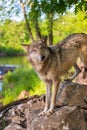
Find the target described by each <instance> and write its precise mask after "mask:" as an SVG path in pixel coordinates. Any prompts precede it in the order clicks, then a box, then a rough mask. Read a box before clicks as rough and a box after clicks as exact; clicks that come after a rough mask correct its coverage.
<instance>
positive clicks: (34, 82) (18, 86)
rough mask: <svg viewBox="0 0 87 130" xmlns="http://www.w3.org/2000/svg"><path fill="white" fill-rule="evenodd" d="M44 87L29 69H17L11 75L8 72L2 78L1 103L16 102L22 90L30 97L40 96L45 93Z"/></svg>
mask: <svg viewBox="0 0 87 130" xmlns="http://www.w3.org/2000/svg"><path fill="white" fill-rule="evenodd" d="M44 86H45V85H44V84H43V82H42V81H41V80H40V79H39V77H38V76H37V74H36V73H35V72H34V70H33V69H32V68H31V67H27V68H26V67H23V68H18V69H16V70H15V71H14V72H13V73H12V72H9V73H8V74H6V75H5V77H4V81H3V91H2V95H3V99H2V102H3V104H8V103H10V102H12V101H14V100H17V99H18V96H19V94H20V92H21V91H22V90H26V91H28V92H29V93H30V95H33V94H38V95H40V94H42V93H44V92H45V87H44Z"/></svg>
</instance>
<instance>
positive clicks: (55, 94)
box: [46, 79, 60, 116]
mask: <svg viewBox="0 0 87 130" xmlns="http://www.w3.org/2000/svg"><path fill="white" fill-rule="evenodd" d="M59 83H60V79H56V80H54V81H53V84H54V90H53V92H52V98H51V104H50V109H49V110H48V111H47V112H46V115H47V116H49V115H51V114H52V113H53V111H54V107H55V104H56V96H57V92H58V86H59Z"/></svg>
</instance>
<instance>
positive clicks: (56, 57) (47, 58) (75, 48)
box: [28, 33, 87, 115]
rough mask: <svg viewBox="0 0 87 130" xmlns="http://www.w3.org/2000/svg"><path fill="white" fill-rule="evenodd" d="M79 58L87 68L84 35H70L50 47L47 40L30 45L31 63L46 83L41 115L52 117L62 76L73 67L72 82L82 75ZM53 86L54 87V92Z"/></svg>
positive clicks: (86, 45) (86, 39)
mask: <svg viewBox="0 0 87 130" xmlns="http://www.w3.org/2000/svg"><path fill="white" fill-rule="evenodd" d="M78 57H79V58H80V59H81V61H82V62H83V64H84V66H85V68H87V34H84V33H78V34H72V35H69V36H68V37H66V38H65V39H64V40H63V41H61V42H60V43H59V44H56V45H52V46H49V47H48V46H47V45H46V39H45V40H41V41H35V42H33V43H32V44H30V45H29V47H28V59H29V62H30V63H31V64H32V66H33V68H34V69H35V71H36V72H37V74H38V75H39V77H40V78H41V79H42V80H43V81H44V82H45V83H46V103H45V108H44V110H43V112H41V113H40V115H43V114H46V115H50V114H51V113H52V112H53V110H54V106H55V103H56V95H57V91H58V86H59V83H60V78H61V76H63V75H65V74H66V73H67V72H68V70H69V69H70V68H71V67H72V66H74V68H75V70H76V72H75V74H74V75H73V76H72V77H71V78H70V80H73V79H74V78H75V77H76V76H77V75H78V74H79V73H80V69H79V67H78V66H77V64H76V61H77V58H78ZM52 84H53V85H54V89H53V92H52ZM51 93H52V97H51Z"/></svg>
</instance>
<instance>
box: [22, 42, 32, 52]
mask: <svg viewBox="0 0 87 130" xmlns="http://www.w3.org/2000/svg"><path fill="white" fill-rule="evenodd" d="M21 45H22V47H23V48H24V49H25V50H26V51H27V52H28V51H29V47H30V45H28V44H21Z"/></svg>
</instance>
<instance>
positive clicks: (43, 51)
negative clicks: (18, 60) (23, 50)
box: [28, 38, 50, 65]
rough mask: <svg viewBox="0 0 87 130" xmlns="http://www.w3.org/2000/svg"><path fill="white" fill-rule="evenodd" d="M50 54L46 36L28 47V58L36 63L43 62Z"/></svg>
mask: <svg viewBox="0 0 87 130" xmlns="http://www.w3.org/2000/svg"><path fill="white" fill-rule="evenodd" d="M49 55H50V51H49V47H47V45H46V38H45V39H43V40H40V41H34V42H32V43H31V44H30V45H29V47H28V59H29V61H30V62H31V63H33V64H34V65H38V64H43V63H44V62H45V61H46V60H47V58H48V57H49Z"/></svg>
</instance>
